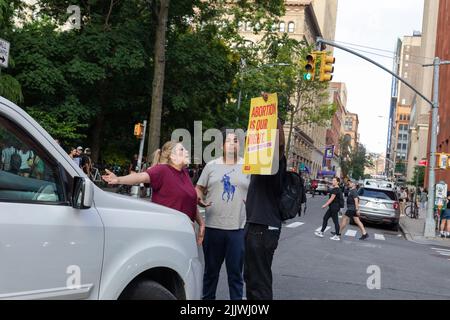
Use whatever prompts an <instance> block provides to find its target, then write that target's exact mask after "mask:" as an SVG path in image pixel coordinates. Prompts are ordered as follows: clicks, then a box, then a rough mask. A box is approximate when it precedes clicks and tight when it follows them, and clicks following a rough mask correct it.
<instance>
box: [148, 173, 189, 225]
mask: <svg viewBox="0 0 450 320" xmlns="http://www.w3.org/2000/svg"><path fill="white" fill-rule="evenodd" d="M147 173H148V175H149V176H150V186H151V187H152V201H153V202H154V203H157V204H160V205H162V206H165V207H169V208H172V209H175V210H178V211H181V212H183V213H185V214H187V215H188V217H189V218H190V219H191V220H192V221H194V220H195V216H196V215H197V192H196V191H195V188H194V185H193V184H192V181H191V178H190V177H189V173H188V171H187V170H186V169H183V170H181V171H178V170H177V169H175V168H174V167H172V166H170V165H168V164H158V165H156V166H154V167H152V168H150V169H148V170H147Z"/></svg>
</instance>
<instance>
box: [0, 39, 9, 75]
mask: <svg viewBox="0 0 450 320" xmlns="http://www.w3.org/2000/svg"><path fill="white" fill-rule="evenodd" d="M8 61H9V42H8V41H6V40H3V39H0V67H2V68H8Z"/></svg>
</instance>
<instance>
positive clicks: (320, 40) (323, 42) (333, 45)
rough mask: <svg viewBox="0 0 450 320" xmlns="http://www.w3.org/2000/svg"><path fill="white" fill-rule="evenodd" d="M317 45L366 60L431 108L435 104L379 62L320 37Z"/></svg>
mask: <svg viewBox="0 0 450 320" xmlns="http://www.w3.org/2000/svg"><path fill="white" fill-rule="evenodd" d="M317 44H318V46H317V47H318V48H321V47H322V44H326V45H329V46H330V47H334V48H338V49H341V50H344V51H347V52H348V53H351V54H353V55H355V56H357V57H359V58H361V59H363V60H366V61H368V62H370V63H371V64H374V65H376V66H377V67H378V68H380V69H383V70H384V71H386V72H387V73H389V74H390V75H392V76H393V77H394V78H396V79H398V80H399V81H401V82H402V83H404V84H405V85H406V86H407V87H409V88H410V89H411V90H412V91H414V92H415V93H417V95H418V96H420V97H421V98H422V99H424V100H425V101H426V102H428V103H429V104H430V105H431V106H432V105H433V102H431V101H430V100H429V99H428V98H427V97H425V96H424V95H423V94H422V93H421V92H419V91H418V90H417V89H416V88H414V87H413V86H412V85H411V84H410V83H409V82H408V81H406V80H405V79H403V78H402V77H400V76H398V75H397V74H395V73H394V72H392V71H391V70H389V69H387V68H386V67H384V66H382V65H381V64H379V63H378V62H376V61H374V60H372V59H370V58H368V57H366V56H364V55H362V54H360V53H358V52H356V51H353V50H351V49H349V48H346V47H344V46H341V45H339V44H337V43H335V42H333V41H329V40H324V39H322V38H320V37H318V38H317Z"/></svg>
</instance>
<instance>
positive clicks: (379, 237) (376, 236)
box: [375, 233, 386, 241]
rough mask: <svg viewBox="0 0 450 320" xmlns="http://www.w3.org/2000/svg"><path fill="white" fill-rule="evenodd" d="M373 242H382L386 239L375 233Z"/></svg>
mask: <svg viewBox="0 0 450 320" xmlns="http://www.w3.org/2000/svg"><path fill="white" fill-rule="evenodd" d="M375 240H383V241H384V240H386V238H385V237H384V235H382V234H378V233H375Z"/></svg>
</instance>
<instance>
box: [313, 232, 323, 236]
mask: <svg viewBox="0 0 450 320" xmlns="http://www.w3.org/2000/svg"><path fill="white" fill-rule="evenodd" d="M314 234H315V235H316V236H318V237H319V238H323V232H321V231H316V232H314Z"/></svg>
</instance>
